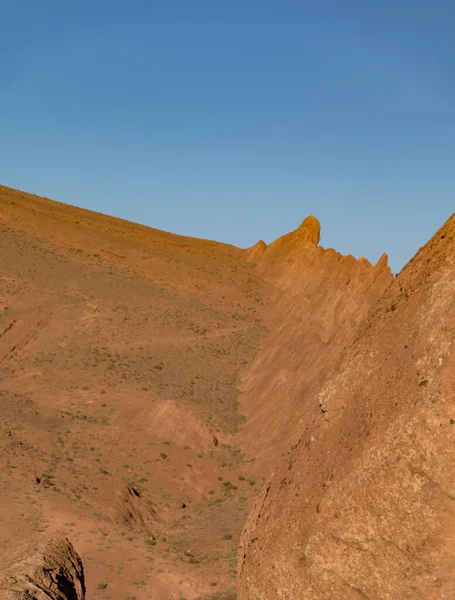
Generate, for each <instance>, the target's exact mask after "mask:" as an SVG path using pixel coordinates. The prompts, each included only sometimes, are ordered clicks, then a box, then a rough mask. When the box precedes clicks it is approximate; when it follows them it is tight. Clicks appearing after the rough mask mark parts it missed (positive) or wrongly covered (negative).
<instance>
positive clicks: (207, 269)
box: [0, 187, 393, 600]
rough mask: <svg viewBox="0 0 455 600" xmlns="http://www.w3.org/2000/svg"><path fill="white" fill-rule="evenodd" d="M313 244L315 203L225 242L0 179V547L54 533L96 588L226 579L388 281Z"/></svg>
mask: <svg viewBox="0 0 455 600" xmlns="http://www.w3.org/2000/svg"><path fill="white" fill-rule="evenodd" d="M318 243H319V223H318V222H317V220H316V219H314V218H312V217H311V218H308V219H306V220H305V221H304V222H303V223H302V225H301V226H300V227H299V228H297V229H296V231H294V232H291V233H290V234H287V235H285V236H283V237H282V238H280V239H279V240H277V241H276V242H274V243H273V244H271V245H270V246H268V247H267V246H266V245H265V244H264V243H263V242H258V244H257V245H256V246H254V247H253V248H251V249H249V250H241V249H239V248H236V247H233V246H229V245H226V244H221V243H217V242H212V241H207V240H199V239H193V238H186V237H181V236H176V235H172V234H169V233H165V232H162V231H158V230H155V229H150V228H147V227H143V226H140V225H137V224H134V223H129V222H125V221H121V220H119V219H115V218H111V217H106V216H103V215H100V214H97V213H93V212H89V211H85V210H82V209H78V208H74V207H70V206H67V205H63V204H59V203H57V202H53V201H50V200H47V199H43V198H38V197H36V196H34V195H29V194H26V193H24V192H21V191H16V190H12V189H9V188H6V187H0V450H1V455H0V460H1V468H2V480H1V505H0V508H1V510H0V551H2V550H3V551H4V550H5V549H6V550H7V549H8V547H10V545H11V544H12V542H13V541H14V540H17V539H20V538H27V537H29V536H31V535H32V534H33V535H35V534H37V533H42V534H46V535H48V534H53V533H58V534H63V535H65V536H67V537H68V538H69V539H70V540H71V542H72V544H73V545H74V548H75V549H76V551H77V552H78V554H79V555H80V556H81V558H82V561H83V564H84V569H85V579H86V585H87V595H88V597H89V598H95V599H96V598H99V599H100V600H101V599H106V600H107V599H109V600H128V599H129V600H133V598H134V599H136V600H145V599H149V598H151V599H153V600H167V599H171V598H176V599H180V600H183V599H185V600H191V599H193V598H196V597H197V596H199V595H204V594H210V593H212V592H216V591H218V590H220V591H222V590H229V589H231V588H232V587H233V586H235V584H236V577H237V568H236V567H237V558H236V553H237V547H238V543H239V538H240V533H241V531H242V528H243V526H244V524H245V521H246V518H247V515H248V513H249V511H250V509H251V506H252V504H253V502H254V500H255V498H256V497H257V495H258V494H259V493H260V491H261V489H262V487H263V485H264V482H265V481H266V479H267V478H268V477H269V476H270V475H271V474H272V472H273V469H274V465H275V462H276V459H277V457H278V456H279V454H280V453H281V452H282V451H283V449H284V448H285V447H286V443H287V441H288V440H289V437H290V434H291V432H292V430H293V428H294V426H295V424H296V423H297V422H298V421H299V419H300V418H301V417H302V416H305V415H306V414H309V411H312V410H314V402H312V399H313V398H314V395H315V393H316V392H317V391H318V390H319V389H320V387H321V385H322V383H323V382H325V381H326V380H327V378H328V377H329V375H330V374H332V373H334V372H336V370H337V369H338V368H339V365H340V363H341V360H342V356H343V351H344V349H345V347H346V346H347V345H349V344H350V343H351V341H352V340H353V338H354V337H355V335H356V332H357V331H358V328H359V326H360V325H361V323H362V322H363V320H364V318H365V315H366V314H367V313H368V311H369V310H370V309H371V308H372V307H373V306H375V305H376V303H377V301H378V298H380V297H381V296H382V295H383V293H384V290H385V289H386V288H387V287H388V286H389V284H390V283H391V281H392V280H393V277H392V275H391V273H390V270H389V268H388V266H387V257H386V256H384V257H382V258H381V260H380V261H379V263H378V264H377V265H376V266H373V265H371V264H370V263H369V262H368V261H367V260H365V259H359V260H356V259H354V257H351V256H348V257H343V256H341V255H340V254H338V253H336V252H335V251H334V250H324V249H323V248H322V247H320V246H319V245H318ZM244 597H246V596H244Z"/></svg>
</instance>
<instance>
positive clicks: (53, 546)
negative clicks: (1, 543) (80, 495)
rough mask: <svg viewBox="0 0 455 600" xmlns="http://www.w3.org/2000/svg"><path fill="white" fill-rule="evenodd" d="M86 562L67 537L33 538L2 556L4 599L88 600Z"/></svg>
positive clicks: (0, 570) (0, 596)
mask: <svg viewBox="0 0 455 600" xmlns="http://www.w3.org/2000/svg"><path fill="white" fill-rule="evenodd" d="M84 598H85V583H84V570H83V567H82V561H81V559H80V558H79V556H78V554H77V553H76V551H75V550H74V548H73V546H72V545H71V543H70V542H69V540H67V539H66V538H64V537H61V538H46V537H44V538H43V537H33V538H32V539H29V540H27V541H22V542H19V543H18V544H17V545H15V546H14V547H10V548H8V549H7V550H5V551H4V552H3V553H2V554H1V555H0V599H1V600H19V599H20V600H84Z"/></svg>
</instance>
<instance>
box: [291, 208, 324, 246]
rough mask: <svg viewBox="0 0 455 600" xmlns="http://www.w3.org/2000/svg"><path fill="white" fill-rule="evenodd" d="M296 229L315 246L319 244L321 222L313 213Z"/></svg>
mask: <svg viewBox="0 0 455 600" xmlns="http://www.w3.org/2000/svg"><path fill="white" fill-rule="evenodd" d="M296 231H297V232H298V233H299V237H300V236H301V235H303V236H304V238H305V241H308V242H311V243H312V244H314V245H315V246H317V245H318V244H319V240H320V239H321V224H320V222H319V221H318V219H316V217H313V215H310V216H309V217H307V218H306V219H304V220H303V221H302V224H301V225H300V227H299V228H298V229H297V230H296Z"/></svg>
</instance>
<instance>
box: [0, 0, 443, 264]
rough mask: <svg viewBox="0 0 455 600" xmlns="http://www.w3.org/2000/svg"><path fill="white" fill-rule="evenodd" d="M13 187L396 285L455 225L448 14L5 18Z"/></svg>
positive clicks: (84, 0) (120, 7) (174, 0)
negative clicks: (298, 237)
mask: <svg viewBox="0 0 455 600" xmlns="http://www.w3.org/2000/svg"><path fill="white" fill-rule="evenodd" d="M0 24H1V35H0V86H1V87H0V183H3V184H4V185H9V186H12V187H17V188H20V189H23V190H26V191H30V192H35V193H37V194H40V195H45V196H48V197H50V198H54V199H57V200H61V201H63V202H68V203H70V204H75V205H78V206H84V207H87V208H90V209H93V210H97V211H101V212H105V213H108V214H113V215H116V216H120V217H123V218H127V219H130V220H134V221H138V222H141V223H145V224H147V225H150V226H153V227H157V228H160V229H165V230H170V231H173V232H176V233H182V234H188V235H195V236H198V237H209V238H212V239H218V240H221V241H226V242H230V243H233V244H236V245H239V246H242V247H245V246H249V245H251V244H254V243H255V242H256V241H257V240H258V239H259V238H263V239H264V240H265V241H266V242H270V241H272V240H273V239H274V238H276V237H278V236H279V235H281V234H283V233H285V232H287V231H289V230H291V229H294V228H295V227H296V226H297V225H298V224H299V223H300V221H301V220H302V219H303V218H304V217H305V216H307V215H308V214H310V213H312V214H315V215H316V216H317V217H318V218H319V219H320V220H321V222H322V226H323V237H322V241H321V243H322V245H324V246H331V247H335V248H336V249H337V250H339V251H342V252H344V253H352V254H354V255H356V256H359V255H364V256H367V257H368V258H369V259H370V260H372V261H376V260H377V259H378V257H379V255H380V254H381V253H382V251H384V250H385V251H387V252H388V254H389V256H390V262H391V266H392V269H393V270H394V271H398V270H399V269H400V268H401V267H402V266H403V264H404V263H405V262H406V261H407V260H408V259H409V258H410V257H411V256H412V255H413V254H414V253H415V252H416V250H417V249H418V248H419V246H420V245H422V244H423V243H424V242H425V241H426V240H427V239H428V238H429V237H430V236H431V235H432V234H433V233H434V231H435V230H436V229H437V228H438V227H439V226H440V225H441V224H442V223H443V221H444V220H445V219H446V218H447V217H448V216H449V215H450V214H452V212H453V211H454V210H455V201H454V200H455V193H454V192H455V34H454V32H455V2H453V0H447V1H444V0H433V1H430V0H425V1H422V0H412V1H411V0H381V1H376V0H372V1H371V2H369V1H366V0H344V1H340V0H318V1H316V0H314V1H312V2H309V1H305V0H297V1H293V0H275V1H273V2H272V1H268V0H206V1H202V0H191V1H190V0H142V1H141V0H128V1H126V0H123V1H117V0H109V1H108V0H77V2H76V1H75V2H63V1H62V0H41V1H38V0H2V1H1V3H0Z"/></svg>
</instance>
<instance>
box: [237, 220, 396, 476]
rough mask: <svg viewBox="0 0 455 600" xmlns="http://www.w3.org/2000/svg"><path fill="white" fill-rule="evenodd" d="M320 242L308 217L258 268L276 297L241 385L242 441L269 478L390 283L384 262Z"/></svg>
mask: <svg viewBox="0 0 455 600" xmlns="http://www.w3.org/2000/svg"><path fill="white" fill-rule="evenodd" d="M319 237H320V225H319V221H318V220H317V219H315V218H314V217H308V218H306V219H305V220H304V221H303V223H302V225H301V226H300V227H299V228H298V229H296V230H295V231H293V232H291V233H289V234H287V235H285V236H283V237H281V238H279V239H278V240H276V241H275V242H273V243H272V244H270V246H268V247H267V248H266V249H265V250H264V251H263V252H262V254H261V255H260V256H259V258H258V261H257V268H258V270H259V271H260V272H261V274H262V275H263V276H264V277H265V278H266V279H267V280H268V281H270V282H271V283H272V284H273V286H274V289H275V297H274V298H273V299H272V302H271V308H272V310H271V311H270V322H269V323H268V325H269V334H268V335H267V337H266V339H265V340H264V342H263V343H262V346H261V350H260V352H259V353H258V355H257V357H256V359H255V361H254V362H253V364H252V365H251V366H250V367H249V369H248V370H247V371H246V372H245V374H244V376H243V380H242V383H241V390H242V392H243V393H242V396H241V398H240V403H241V408H240V410H241V413H242V414H244V415H245V416H246V417H247V421H246V424H245V426H244V427H243V429H242V431H241V433H240V435H239V442H240V444H241V445H242V447H243V448H244V449H245V451H246V452H247V453H248V454H250V455H252V456H255V457H256V463H255V464H256V465H258V467H259V468H261V469H262V471H263V472H264V473H266V474H270V469H271V466H272V465H274V464H275V462H276V457H277V456H279V454H280V453H281V451H282V450H283V449H284V444H285V443H286V441H287V440H288V439H289V435H290V432H291V431H292V428H293V426H294V425H295V422H296V420H298V418H299V417H300V416H302V415H304V414H308V411H311V407H310V406H309V404H308V402H309V399H310V398H311V397H312V396H314V394H315V393H316V392H317V390H319V388H320V386H321V384H322V382H323V381H324V380H325V379H326V378H327V376H328V375H329V374H330V373H331V372H332V371H335V370H336V369H337V367H338V365H339V361H340V357H341V355H342V352H343V350H344V348H345V346H346V345H348V344H349V342H350V341H351V340H352V338H353V336H354V335H355V333H356V331H357V329H358V327H359V325H360V323H361V322H362V320H363V319H364V318H365V316H366V314H367V313H368V311H369V310H370V309H371V307H372V306H373V305H374V304H375V303H376V302H377V301H378V298H380V297H381V295H382V294H383V292H384V290H385V289H386V288H387V287H388V286H389V285H390V283H391V282H392V281H393V275H392V273H391V271H390V269H389V267H388V266H387V255H385V254H384V255H383V256H382V257H381V258H380V260H379V261H378V263H377V264H376V266H373V265H371V264H370V263H369V262H368V261H367V260H366V259H364V258H360V259H359V260H356V259H355V258H354V257H353V256H343V255H341V254H339V253H338V252H336V251H335V250H332V249H327V250H325V249H324V248H322V247H320V246H318V245H317V244H318V243H319ZM272 423H273V427H271V424H272Z"/></svg>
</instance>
